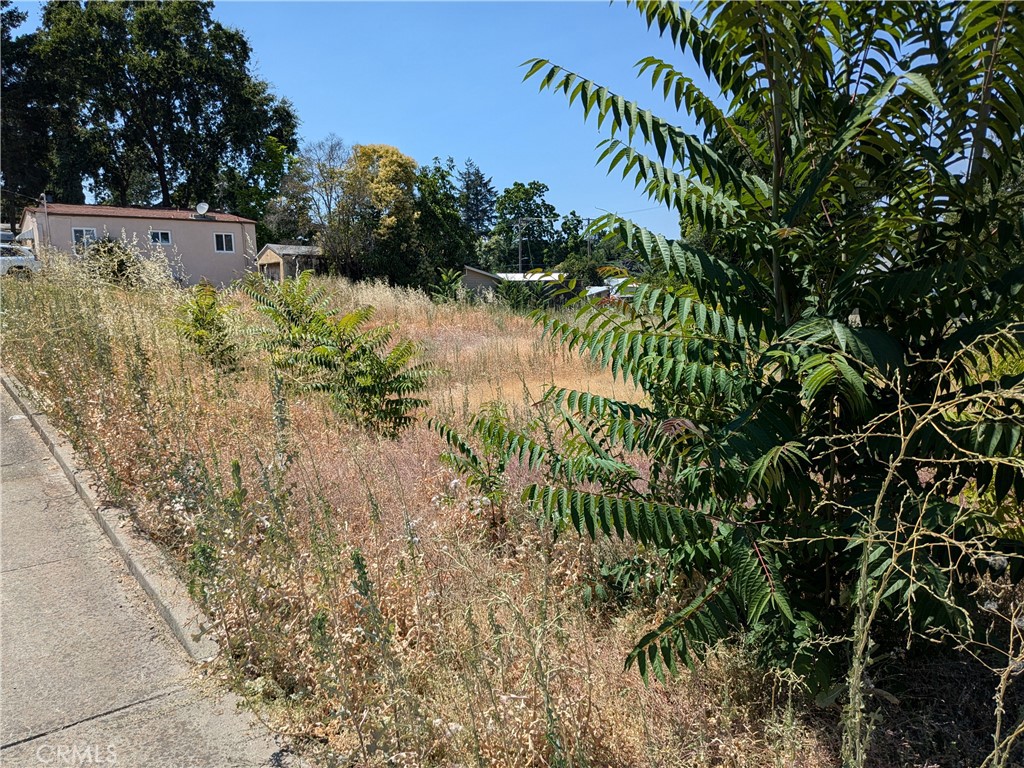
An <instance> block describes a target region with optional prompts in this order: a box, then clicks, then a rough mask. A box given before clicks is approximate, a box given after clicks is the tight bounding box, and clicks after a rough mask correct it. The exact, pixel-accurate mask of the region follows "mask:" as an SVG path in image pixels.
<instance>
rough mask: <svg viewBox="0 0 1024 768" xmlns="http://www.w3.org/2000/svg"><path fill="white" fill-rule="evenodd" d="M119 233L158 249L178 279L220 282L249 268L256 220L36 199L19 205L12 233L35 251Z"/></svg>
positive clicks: (71, 248)
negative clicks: (18, 218)
mask: <svg viewBox="0 0 1024 768" xmlns="http://www.w3.org/2000/svg"><path fill="white" fill-rule="evenodd" d="M122 238H124V239H127V240H128V241H129V242H131V241H133V240H134V241H135V242H136V243H137V244H138V246H139V247H140V248H144V249H149V250H151V251H162V252H163V253H164V254H165V255H166V256H167V260H168V262H169V263H170V265H171V271H172V272H173V274H174V276H175V278H177V279H178V281H179V282H181V283H182V284H184V285H195V284H196V283H198V282H200V281H201V280H208V281H209V282H211V283H213V284H215V285H223V284H226V283H230V282H231V281H232V280H237V279H239V278H241V277H242V276H243V275H244V274H245V272H246V270H247V269H251V265H252V264H253V263H254V258H253V256H252V254H255V251H256V222H255V221H253V220H252V219H246V218H243V217H241V216H235V215H233V214H230V213H218V212H216V211H208V212H207V213H203V214H200V213H197V212H196V211H182V210H173V209H169V208H118V207H114V206H109V205H66V204H63V203H46V204H43V203H40V204H39V205H37V206H34V207H31V208H26V209H25V212H24V213H23V214H22V216H21V229H20V234H19V235H18V238H17V239H18V242H19V243H22V244H25V245H30V246H31V247H32V248H33V249H34V250H35V251H36V252H37V253H39V250H40V248H42V247H45V246H52V247H54V248H57V249H59V250H62V251H67V252H68V253H76V252H78V251H80V250H81V247H82V245H83V244H84V243H88V242H90V241H94V240H103V239H111V240H120V239H122ZM246 254H250V256H249V257H248V258H247V257H246Z"/></svg>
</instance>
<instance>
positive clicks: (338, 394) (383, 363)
mask: <svg viewBox="0 0 1024 768" xmlns="http://www.w3.org/2000/svg"><path fill="white" fill-rule="evenodd" d="M244 290H245V292H246V294H247V295H248V296H249V297H250V298H252V300H253V301H254V302H256V305H257V307H258V308H259V310H260V311H261V312H262V313H263V314H264V315H266V316H267V317H269V318H270V319H271V320H272V321H273V323H274V331H273V332H272V333H270V334H269V335H268V336H267V338H266V340H265V346H266V348H267V349H268V350H269V351H270V354H271V363H272V365H273V366H274V368H275V370H276V371H277V372H278V373H279V374H280V375H282V376H283V377H285V378H284V383H285V384H286V385H288V386H289V387H291V388H293V389H297V390H300V391H313V392H324V393H327V394H329V395H330V397H331V401H332V404H333V406H334V408H335V410H337V412H338V413H340V414H341V415H342V416H344V417H345V418H347V419H349V420H351V421H353V422H354V423H356V424H357V425H359V426H361V427H364V428H366V429H370V430H372V431H374V432H377V433H379V434H383V435H386V436H389V437H394V436H396V435H397V434H398V433H399V432H401V431H402V429H404V428H405V427H407V426H409V425H410V424H411V423H412V422H413V420H414V418H415V416H414V414H413V412H414V411H415V410H416V409H417V408H421V407H423V406H425V405H426V401H425V400H423V399H422V398H419V397H417V396H416V395H417V393H418V392H420V391H421V390H422V389H423V388H424V387H425V386H426V383H427V379H428V378H429V376H430V375H431V373H432V371H431V370H430V369H428V368H427V367H426V366H424V365H422V364H413V360H414V358H415V357H416V355H417V352H418V348H417V346H416V344H415V343H414V342H412V341H409V340H407V339H406V340H399V341H397V342H396V341H393V333H394V330H395V328H394V327H392V326H378V327H376V328H368V329H367V328H364V327H363V326H364V325H365V324H366V323H367V322H369V321H370V319H371V318H372V317H373V307H369V306H367V307H363V308H361V309H357V310H355V311H354V312H350V313H348V314H346V315H342V316H340V317H339V316H337V312H336V311H334V310H331V309H329V308H328V307H327V300H326V298H325V293H324V290H323V289H322V288H317V287H314V286H313V274H312V272H303V273H302V274H301V275H300V276H299V277H298V278H295V279H289V280H285V281H284V282H282V283H280V284H278V283H271V282H265V281H260V280H258V279H255V280H251V281H249V282H248V283H247V284H246V285H245V286H244Z"/></svg>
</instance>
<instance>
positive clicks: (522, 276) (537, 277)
mask: <svg viewBox="0 0 1024 768" xmlns="http://www.w3.org/2000/svg"><path fill="white" fill-rule="evenodd" d="M465 266H466V271H467V272H476V273H477V274H478V275H486V276H487V277H490V278H492V279H493V280H494V281H495V282H502V281H504V282H508V283H555V282H559V281H561V280H562V279H564V278H565V273H564V272H488V271H487V270H485V269H480V268H479V267H471V266H469V264H466V265H465Z"/></svg>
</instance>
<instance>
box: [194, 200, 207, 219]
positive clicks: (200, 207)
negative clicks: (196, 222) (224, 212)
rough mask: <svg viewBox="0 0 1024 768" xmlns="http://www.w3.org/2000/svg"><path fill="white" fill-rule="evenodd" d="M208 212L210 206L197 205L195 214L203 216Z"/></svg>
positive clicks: (204, 204)
mask: <svg viewBox="0 0 1024 768" xmlns="http://www.w3.org/2000/svg"><path fill="white" fill-rule="evenodd" d="M208 210H210V206H209V205H207V204H206V203H200V204H199V205H197V206H196V213H198V214H199V215H200V216H205V215H206V212H207V211H208Z"/></svg>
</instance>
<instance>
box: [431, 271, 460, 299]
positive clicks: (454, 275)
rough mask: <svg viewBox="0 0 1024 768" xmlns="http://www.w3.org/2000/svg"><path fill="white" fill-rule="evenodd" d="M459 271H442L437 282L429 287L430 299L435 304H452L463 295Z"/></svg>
mask: <svg viewBox="0 0 1024 768" xmlns="http://www.w3.org/2000/svg"><path fill="white" fill-rule="evenodd" d="M465 292H466V291H465V288H464V287H463V285H462V270H461V269H442V270H441V274H440V275H439V276H438V280H437V282H436V283H434V285H432V286H431V287H430V298H431V299H433V301H434V302H435V303H436V304H454V303H455V302H457V301H459V299H460V297H462V296H463V294H465Z"/></svg>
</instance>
